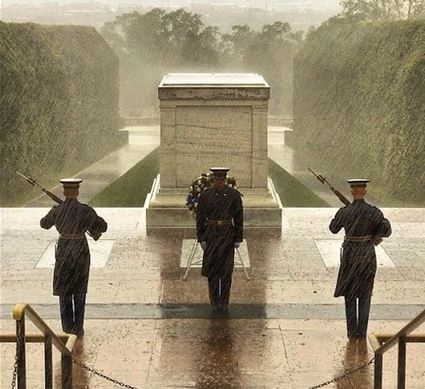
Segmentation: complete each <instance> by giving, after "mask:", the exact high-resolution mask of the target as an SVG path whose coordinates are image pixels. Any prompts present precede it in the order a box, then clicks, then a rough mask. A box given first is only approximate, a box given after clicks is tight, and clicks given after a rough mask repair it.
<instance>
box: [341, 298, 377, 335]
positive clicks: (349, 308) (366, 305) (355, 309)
mask: <svg viewBox="0 0 425 389" xmlns="http://www.w3.org/2000/svg"><path fill="white" fill-rule="evenodd" d="M371 299H372V295H368V296H361V297H347V296H345V315H346V318H347V336H350V337H351V336H366V333H367V325H368V321H369V312H370V302H371Z"/></svg>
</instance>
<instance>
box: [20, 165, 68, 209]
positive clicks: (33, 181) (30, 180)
mask: <svg viewBox="0 0 425 389" xmlns="http://www.w3.org/2000/svg"><path fill="white" fill-rule="evenodd" d="M16 174H17V175H18V176H21V177H22V178H23V179H24V180H25V181H27V182H28V184H30V185H32V186H38V187H39V188H40V189H41V190H42V191H43V192H44V193H45V194H46V195H47V196H49V197H50V198H51V199H52V200H53V201H55V202H57V203H58V204H62V203H63V200H62V199H61V198H59V197H58V196H56V195H55V194H54V193H52V192H50V191H49V190H47V189H46V188H44V187H43V186H41V185H40V184H39V183H38V182H37V181H36V180H34V179H33V178H31V177H25V176H24V175H23V174H22V173H19V172H18V171H17V172H16Z"/></svg>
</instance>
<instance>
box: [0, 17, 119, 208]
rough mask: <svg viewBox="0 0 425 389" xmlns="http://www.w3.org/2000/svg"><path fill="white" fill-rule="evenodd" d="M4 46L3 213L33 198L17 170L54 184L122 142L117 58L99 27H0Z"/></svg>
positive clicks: (0, 107) (0, 116)
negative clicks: (11, 206)
mask: <svg viewBox="0 0 425 389" xmlns="http://www.w3.org/2000/svg"><path fill="white" fill-rule="evenodd" d="M0 40H1V42H2V45H1V48H0V72H1V78H0V88H1V101H0V120H1V122H0V123H1V124H0V126H1V127H0V128H1V130H0V131H1V134H0V137H1V146H0V153H1V165H0V168H1V180H2V185H1V189H0V196H1V204H2V205H3V206H4V205H12V204H14V205H16V204H19V203H20V202H22V201H23V200H27V199H28V193H30V191H31V188H30V187H29V185H27V184H25V182H23V181H21V179H20V178H19V177H17V176H16V175H15V170H19V171H21V172H23V173H24V174H25V173H26V174H29V175H31V176H34V177H37V178H38V179H40V180H41V181H43V182H44V183H46V184H50V183H52V182H53V180H56V179H58V178H60V176H61V175H62V174H75V173H76V172H78V171H79V170H80V169H82V168H84V167H85V166H87V165H88V164H90V163H92V162H94V161H96V160H98V159H99V158H101V157H102V156H104V155H105V154H107V153H109V152H110V151H111V150H112V149H114V148H116V147H117V146H118V145H121V144H123V141H124V138H123V137H121V136H120V135H119V133H118V132H117V130H118V128H119V110H118V99H119V76H118V58H117V56H116V55H115V54H114V52H113V51H112V49H111V48H110V47H109V46H108V45H107V44H106V42H105V41H104V39H103V38H102V37H101V36H100V34H98V33H97V32H96V30H95V29H94V28H91V27H80V26H42V25H37V24H33V23H25V24H16V23H2V22H1V23H0ZM32 193H33V192H32Z"/></svg>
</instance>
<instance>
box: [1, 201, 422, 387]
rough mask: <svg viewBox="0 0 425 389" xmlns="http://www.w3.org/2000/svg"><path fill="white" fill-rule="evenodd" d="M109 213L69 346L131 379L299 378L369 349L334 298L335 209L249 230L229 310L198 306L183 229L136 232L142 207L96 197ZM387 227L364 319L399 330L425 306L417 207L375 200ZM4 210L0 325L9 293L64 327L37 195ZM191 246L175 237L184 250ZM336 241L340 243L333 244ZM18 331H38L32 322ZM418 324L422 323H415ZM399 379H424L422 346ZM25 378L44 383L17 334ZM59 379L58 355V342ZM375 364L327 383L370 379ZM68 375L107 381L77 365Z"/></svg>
mask: <svg viewBox="0 0 425 389" xmlns="http://www.w3.org/2000/svg"><path fill="white" fill-rule="evenodd" d="M97 211H98V213H99V214H100V215H101V216H102V217H104V218H105V219H106V220H107V221H108V223H109V230H108V232H107V233H105V234H104V235H103V237H102V239H101V240H100V241H99V242H91V247H92V253H93V260H92V269H91V275H90V284H89V291H88V296H87V303H88V305H87V308H86V324H85V330H86V335H85V337H84V339H83V340H82V341H79V342H78V343H77V345H76V349H75V357H76V358H78V359H80V360H82V361H85V362H86V363H87V364H88V365H90V366H93V367H95V368H96V369H99V370H100V371H102V372H103V373H106V374H108V375H110V376H112V377H114V378H117V379H119V380H122V381H124V382H125V383H126V384H130V385H133V386H135V387H137V388H291V389H295V388H297V389H298V388H300V389H302V388H309V387H311V386H313V385H317V384H320V383H321V382H324V381H327V380H329V379H332V378H333V377H336V376H338V375H340V374H342V373H343V372H344V369H351V368H355V367H357V366H359V365H361V364H363V363H366V362H367V361H368V360H369V359H370V358H371V357H372V351H371V350H372V349H371V347H370V345H369V344H362V343H360V344H348V343H347V339H346V336H345V321H344V308H343V302H342V299H335V298H333V288H334V285H335V279H336V274H337V271H338V269H337V267H336V266H335V265H336V263H335V261H337V259H335V255H337V251H335V249H336V250H337V247H338V242H339V240H340V239H341V237H342V236H334V235H332V234H331V233H330V232H329V231H328V229H327V226H328V224H329V221H330V219H331V218H332V216H333V214H334V213H335V211H336V208H302V209H301V208H285V209H284V210H283V216H284V226H283V228H282V234H281V235H280V236H279V234H270V233H267V232H263V233H261V232H247V233H246V236H245V238H246V248H245V250H247V251H243V255H247V256H249V264H250V268H249V273H250V278H251V280H250V281H247V280H246V279H245V277H244V274H243V272H242V269H240V268H238V269H237V271H236V273H235V275H234V282H233V287H232V294H231V304H232V305H231V307H230V312H229V316H228V317H227V318H216V317H212V316H211V314H210V310H209V307H208V305H207V302H208V295H207V284H206V280H205V279H203V278H202V277H201V276H200V271H199V268H194V269H192V270H191V271H190V272H189V276H188V279H187V280H186V281H183V280H182V277H183V274H184V268H181V267H180V266H181V264H182V265H184V263H185V262H184V259H183V260H182V259H181V253H182V245H183V240H184V239H190V238H192V237H193V236H192V235H191V233H190V232H186V233H183V232H181V233H175V232H170V231H163V232H162V233H156V234H153V235H149V236H146V234H145V232H144V227H143V226H144V216H143V215H144V212H143V209H142V208H126V209H122V208H114V209H113V208H100V209H98V210H97ZM383 211H384V214H385V215H386V216H387V217H388V218H389V219H390V220H391V222H392V225H393V235H392V236H391V238H389V239H387V240H385V241H384V243H383V244H382V246H381V250H382V252H381V253H380V254H379V255H380V258H381V259H380V261H381V262H380V267H379V269H378V274H377V278H376V284H375V285H376V286H375V291H374V296H373V301H372V303H373V306H372V312H371V321H370V325H369V330H370V332H396V331H397V330H399V329H400V328H401V327H402V326H403V325H405V324H406V323H407V322H408V321H409V320H410V319H412V318H413V317H414V316H415V315H416V314H418V313H419V312H421V311H422V310H423V309H425V209H384V210H383ZM0 212H1V262H0V266H1V267H0V270H1V272H0V275H1V295H0V303H1V304H0V318H1V322H0V323H1V332H2V333H6V332H13V330H14V322H13V320H12V319H11V308H12V306H13V304H15V303H18V302H25V303H29V304H31V305H32V306H33V307H34V308H35V309H36V310H37V312H39V313H40V315H41V316H42V317H43V318H44V319H46V321H47V322H48V324H49V325H50V326H51V328H53V329H54V330H55V331H60V323H59V312H58V311H59V309H58V301H57V298H56V297H54V296H52V285H51V284H52V255H53V246H52V245H54V243H52V242H54V241H55V239H56V235H57V234H56V232H55V231H45V230H42V229H41V228H39V225H38V223H39V219H40V217H41V216H42V215H44V214H45V213H46V212H47V209H46V208H21V209H18V208H3V209H1V210H0ZM186 252H187V250H184V253H186ZM335 253H336V254H335ZM27 331H28V332H36V330H35V329H33V328H32V327H31V326H30V325H28V329H27ZM417 332H419V333H425V328H423V327H422V328H419V329H418V331H417ZM407 350H408V352H407V355H408V358H407V376H408V381H407V388H409V389H419V388H421V389H423V388H424V387H425V346H424V345H423V344H409V345H408V347H407ZM0 351H1V354H0V356H1V359H0V364H1V388H9V387H10V382H11V376H12V370H11V369H12V365H13V356H14V346H13V344H1V345H0ZM27 353H28V354H27V366H28V369H29V373H28V379H29V381H30V383H31V385H30V387H31V388H40V387H42V383H41V382H42V376H43V368H42V367H43V347H42V345H35V344H31V345H29V346H27ZM396 355H397V349H396V348H395V349H393V350H391V351H390V352H389V353H388V354H386V355H385V358H384V388H385V389H391V388H395V387H396V373H395V372H396ZM53 357H54V364H55V380H56V382H59V381H58V379H59V377H60V357H59V355H58V354H57V353H56V352H54V355H53ZM372 382H373V365H372V366H370V367H368V368H367V369H365V370H362V371H361V372H358V373H355V374H354V375H353V376H351V377H350V378H346V379H344V380H342V381H339V382H337V383H333V384H331V385H329V386H328V387H330V388H372ZM74 384H75V387H76V388H114V387H117V386H114V385H113V384H112V383H109V382H106V381H104V380H102V379H101V378H98V377H96V376H93V375H92V374H91V373H88V372H87V371H85V370H82V369H80V368H79V367H77V366H75V365H74Z"/></svg>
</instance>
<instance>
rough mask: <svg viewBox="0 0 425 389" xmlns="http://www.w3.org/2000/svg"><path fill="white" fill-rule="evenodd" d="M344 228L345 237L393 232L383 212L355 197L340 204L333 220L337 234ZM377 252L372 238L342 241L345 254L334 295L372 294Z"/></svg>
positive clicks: (381, 234)
mask: <svg viewBox="0 0 425 389" xmlns="http://www.w3.org/2000/svg"><path fill="white" fill-rule="evenodd" d="M342 228H344V229H345V235H346V237H364V236H369V235H371V236H372V237H373V236H381V237H388V236H390V235H391V225H390V223H389V221H388V220H387V219H385V218H384V215H383V213H382V212H381V211H380V210H379V209H378V208H377V207H374V206H372V205H370V204H368V203H367V202H366V201H364V200H354V201H353V203H351V204H350V205H349V206H347V207H344V208H341V209H339V210H338V212H337V213H336V215H335V218H334V219H333V220H332V221H331V223H330V225H329V229H330V230H331V232H333V233H334V234H336V233H338V232H339V231H340V230H341V229H342ZM376 266H377V265H376V254H375V247H374V244H373V240H372V239H368V240H366V241H350V240H346V241H344V243H343V254H342V258H341V265H340V268H339V273H338V280H337V284H336V288H335V293H334V296H335V297H339V296H346V297H361V296H368V295H371V293H372V290H373V284H374V280H375V274H376Z"/></svg>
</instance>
